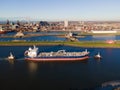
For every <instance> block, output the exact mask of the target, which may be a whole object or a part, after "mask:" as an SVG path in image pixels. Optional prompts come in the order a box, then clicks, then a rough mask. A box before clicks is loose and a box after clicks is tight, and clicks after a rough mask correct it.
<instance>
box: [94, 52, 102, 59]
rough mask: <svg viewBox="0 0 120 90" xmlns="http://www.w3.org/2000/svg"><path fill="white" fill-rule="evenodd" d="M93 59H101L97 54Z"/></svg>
mask: <svg viewBox="0 0 120 90" xmlns="http://www.w3.org/2000/svg"><path fill="white" fill-rule="evenodd" d="M94 58H95V59H101V58H102V57H101V55H100V53H99V52H98V54H97V55H95V56H94Z"/></svg>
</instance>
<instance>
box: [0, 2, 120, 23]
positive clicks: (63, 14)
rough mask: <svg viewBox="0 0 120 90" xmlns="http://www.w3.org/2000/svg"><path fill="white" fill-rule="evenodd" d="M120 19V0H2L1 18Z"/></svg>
mask: <svg viewBox="0 0 120 90" xmlns="http://www.w3.org/2000/svg"><path fill="white" fill-rule="evenodd" d="M11 17H12V18H14V17H19V18H22V17H24V18H26V19H35V20H36V19H38V20H91V21H95V20H120V0H1V1H0V19H2V18H8V19H9V18H11Z"/></svg>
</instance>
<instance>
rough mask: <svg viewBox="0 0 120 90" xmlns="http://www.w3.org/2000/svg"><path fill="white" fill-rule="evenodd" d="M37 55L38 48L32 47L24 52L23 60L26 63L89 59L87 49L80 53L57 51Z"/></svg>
mask: <svg viewBox="0 0 120 90" xmlns="http://www.w3.org/2000/svg"><path fill="white" fill-rule="evenodd" d="M37 53H38V48H37V47H36V46H34V47H33V48H31V47H30V48H29V49H28V50H26V51H25V53H24V54H25V60H27V61H36V62H40V61H81V60H87V59H88V58H89V56H88V55H89V52H88V51H87V49H86V50H85V51H82V52H66V51H65V50H58V51H57V52H52V51H51V52H41V53H40V54H37Z"/></svg>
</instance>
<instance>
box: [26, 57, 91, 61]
mask: <svg viewBox="0 0 120 90" xmlns="http://www.w3.org/2000/svg"><path fill="white" fill-rule="evenodd" d="M88 58H89V56H84V57H36V58H25V60H27V61H34V62H41V61H82V60H87V59H88Z"/></svg>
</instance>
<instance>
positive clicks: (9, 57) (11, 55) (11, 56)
mask: <svg viewBox="0 0 120 90" xmlns="http://www.w3.org/2000/svg"><path fill="white" fill-rule="evenodd" d="M8 59H9V60H14V59H15V57H14V56H13V54H12V53H11V52H10V56H8Z"/></svg>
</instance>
